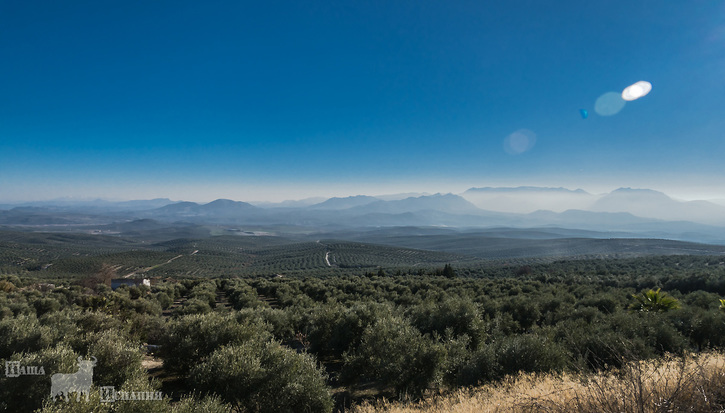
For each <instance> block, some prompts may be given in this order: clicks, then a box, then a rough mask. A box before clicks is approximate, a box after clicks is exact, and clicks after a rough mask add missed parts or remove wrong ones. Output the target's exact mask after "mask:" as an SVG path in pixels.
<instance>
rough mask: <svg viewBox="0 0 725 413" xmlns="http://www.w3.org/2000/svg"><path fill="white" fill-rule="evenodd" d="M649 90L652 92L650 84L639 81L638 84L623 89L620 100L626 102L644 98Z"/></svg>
mask: <svg viewBox="0 0 725 413" xmlns="http://www.w3.org/2000/svg"><path fill="white" fill-rule="evenodd" d="M650 90H652V84H651V83H650V82H645V81H644V80H640V81H639V82H637V83H635V84H633V85H629V86H627V87H626V88H624V90H623V91H622V99H624V100H628V101H631V100H636V99H639V98H641V97H642V96H646V95H647V94H648V93H649V92H650Z"/></svg>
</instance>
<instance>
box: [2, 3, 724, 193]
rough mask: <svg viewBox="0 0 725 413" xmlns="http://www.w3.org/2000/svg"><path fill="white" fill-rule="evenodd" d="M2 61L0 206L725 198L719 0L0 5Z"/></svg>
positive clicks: (721, 11) (721, 7)
mask: <svg viewBox="0 0 725 413" xmlns="http://www.w3.org/2000/svg"><path fill="white" fill-rule="evenodd" d="M0 59H1V60H0V62H1V64H0V201H19V200H35V199H50V198H56V197H62V196H72V197H90V198H95V197H102V198H117V199H133V198H150V197H157V196H158V197H170V198H173V199H184V200H195V201H202V200H211V199H214V198H219V197H226V198H232V199H239V200H261V199H288V198H301V197H304V196H313V195H352V194H355V193H360V192H364V193H367V194H376V193H382V192H391V191H429V192H434V191H445V192H448V191H453V192H456V191H463V190H465V189H466V188H467V187H470V186H496V185H547V186H566V187H570V188H577V187H580V188H584V189H587V190H590V191H597V190H605V189H614V188H616V187H619V186H635V187H637V186H639V187H643V186H648V187H653V188H656V189H661V190H666V191H669V192H672V193H675V194H678V193H679V194H682V195H683V196H687V195H688V194H689V195H693V194H695V195H698V196H699V195H700V194H702V197H720V198H725V184H723V182H725V156H723V154H725V2H722V1H720V0H714V1H696V0H693V1H688V2H679V1H677V2H669V1H661V0H651V1H637V0H633V1H601V2H596V1H594V2H592V1H560V2H543V1H538V0H532V1H518V0H512V1H501V2H483V1H421V0H415V1H404V0H401V1H390V0H381V1H362V0H357V1H346V0H343V1H323V2H293V1H284V2H278V1H264V2H242V1H203V2H202V1H184V0H173V1H170V0H169V1H166V0H157V1H140V0H139V1H133V0H124V1H113V0H105V1H98V0H88V1H82V0H69V1H26V0H3V1H0ZM639 80H646V81H649V82H651V83H652V85H653V88H652V91H651V92H650V94H649V95H647V96H645V97H643V98H641V99H638V100H635V101H632V102H628V103H627V104H626V105H625V107H624V108H623V109H622V110H621V111H620V112H619V113H617V114H616V115H613V116H606V117H605V116H600V115H598V114H597V113H596V111H595V110H594V103H595V101H596V100H597V98H598V97H599V96H601V95H602V94H604V93H606V92H611V91H614V92H617V93H619V92H621V91H622V89H624V87H626V86H628V85H630V84H632V83H634V82H636V81H639ZM580 109H586V110H588V112H589V117H588V118H587V119H582V117H581V116H580V113H579V110H580ZM521 129H527V130H529V131H531V132H532V133H533V134H534V135H535V144H534V145H533V146H531V147H528V148H527V150H526V151H524V152H522V153H515V151H514V152H512V151H510V150H507V148H506V147H505V144H506V142H507V141H508V140H507V137H508V136H510V135H511V134H512V133H515V132H516V131H519V130H521Z"/></svg>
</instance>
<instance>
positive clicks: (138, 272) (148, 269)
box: [123, 250, 199, 278]
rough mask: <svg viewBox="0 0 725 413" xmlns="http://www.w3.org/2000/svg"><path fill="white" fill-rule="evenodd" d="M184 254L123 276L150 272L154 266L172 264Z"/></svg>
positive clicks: (127, 276) (129, 276)
mask: <svg viewBox="0 0 725 413" xmlns="http://www.w3.org/2000/svg"><path fill="white" fill-rule="evenodd" d="M197 252H199V250H196V251H194V252H192V253H191V254H189V255H190V256H191V255H194V254H196V253H197ZM183 256H184V254H181V255H177V256H175V257H174V258H172V259H170V260H168V261H166V262H164V263H161V264H157V265H153V266H151V267H146V268H142V269H140V270H136V271H134V272H132V273H130V274H127V275H124V276H123V278H131V277H133V276H134V275H136V274H143V273H145V272H149V271H151V270H153V269H154V268H159V267H161V266H162V265H166V264H171V262H172V261H174V260H176V259H179V258H181V257H183Z"/></svg>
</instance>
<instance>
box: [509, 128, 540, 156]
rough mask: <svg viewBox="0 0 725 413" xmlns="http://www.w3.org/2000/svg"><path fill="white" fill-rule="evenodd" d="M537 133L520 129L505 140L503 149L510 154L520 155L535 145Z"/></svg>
mask: <svg viewBox="0 0 725 413" xmlns="http://www.w3.org/2000/svg"><path fill="white" fill-rule="evenodd" d="M535 143H536V134H535V133H534V132H532V131H530V130H528V129H519V130H517V131H516V132H514V133H512V134H510V135H509V136H507V137H506V139H504V141H503V149H504V150H505V151H506V153H508V154H509V155H520V154H522V153H524V152H526V151H528V150H530V149H531V148H533V147H534V144H535Z"/></svg>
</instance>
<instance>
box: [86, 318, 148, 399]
mask: <svg viewBox="0 0 725 413" xmlns="http://www.w3.org/2000/svg"><path fill="white" fill-rule="evenodd" d="M72 344H73V347H74V349H75V350H76V351H77V352H78V353H79V354H87V355H88V357H90V356H93V357H96V359H97V362H96V366H95V368H94V370H93V383H95V384H98V385H100V386H115V387H116V388H118V387H120V386H121V384H123V383H124V382H126V381H127V380H130V379H133V378H136V377H140V376H143V377H145V371H143V369H142V368H141V359H142V357H143V353H142V351H141V349H140V346H139V345H137V344H135V343H132V342H131V341H129V340H128V339H127V338H126V337H124V336H123V335H122V334H121V333H119V332H118V331H116V330H106V331H102V332H98V333H88V334H85V335H83V336H80V337H78V338H77V339H76V340H74V341H73V342H72Z"/></svg>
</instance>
